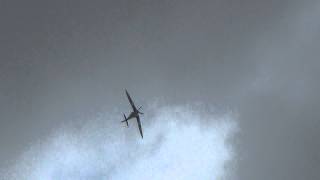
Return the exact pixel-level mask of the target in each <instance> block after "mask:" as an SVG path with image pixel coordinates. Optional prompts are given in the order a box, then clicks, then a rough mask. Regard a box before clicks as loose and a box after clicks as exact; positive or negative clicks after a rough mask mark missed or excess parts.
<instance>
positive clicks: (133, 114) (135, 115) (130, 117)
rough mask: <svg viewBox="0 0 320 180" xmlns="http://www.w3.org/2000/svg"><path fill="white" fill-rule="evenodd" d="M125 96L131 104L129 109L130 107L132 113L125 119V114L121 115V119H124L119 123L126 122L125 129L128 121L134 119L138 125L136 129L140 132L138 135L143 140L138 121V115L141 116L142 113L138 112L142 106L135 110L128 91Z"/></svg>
mask: <svg viewBox="0 0 320 180" xmlns="http://www.w3.org/2000/svg"><path fill="white" fill-rule="evenodd" d="M126 95H127V97H128V100H129V102H130V104H131V107H132V110H133V111H132V112H131V113H130V115H129V116H128V117H126V115H125V114H123V117H124V120H123V121H121V122H126V123H127V127H129V123H128V120H130V119H132V118H136V119H137V123H138V127H139V131H140V135H141V138H143V133H142V127H141V121H140V116H139V114H143V113H142V112H140V111H139V110H140V109H141V108H142V106H140V107H139V108H138V109H137V108H136V106H135V105H134V103H133V101H132V99H131V97H130V95H129V93H128V91H127V90H126Z"/></svg>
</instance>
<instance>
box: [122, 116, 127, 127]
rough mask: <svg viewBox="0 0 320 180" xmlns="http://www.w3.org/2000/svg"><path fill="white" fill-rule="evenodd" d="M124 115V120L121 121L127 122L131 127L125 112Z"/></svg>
mask: <svg viewBox="0 0 320 180" xmlns="http://www.w3.org/2000/svg"><path fill="white" fill-rule="evenodd" d="M123 117H124V120H123V121H121V122H126V123H127V127H129V123H128V119H127V117H126V115H125V114H123Z"/></svg>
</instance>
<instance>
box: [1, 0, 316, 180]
mask: <svg viewBox="0 0 320 180" xmlns="http://www.w3.org/2000/svg"><path fill="white" fill-rule="evenodd" d="M319 9H320V4H319V3H318V2H316V1H303V2H302V1H289V0H287V1H285V0H283V1H275V0H274V1H267V0H242V1H235V0H223V1H222V0H220V1H216V0H214V1H211V0H210V1H209V0H207V1H182V0H181V1H180V0H176V1H142V0H141V1H135V2H133V1H129V0H127V1H125V0H123V1H119V0H114V1H111V0H110V1H90V2H89V1H73V2H72V1H68V2H66V1H60V2H59V1H38V2H37V1H5V0H3V1H0V22H1V29H0V41H1V44H0V46H1V47H0V54H1V59H0V82H1V85H0V102H1V103H0V114H1V120H0V123H1V124H0V144H1V151H0V162H1V163H0V167H5V166H7V164H11V163H12V162H13V161H15V160H16V157H17V156H19V155H20V154H21V153H22V152H24V151H25V149H27V147H28V146H30V144H32V143H34V142H35V141H37V140H39V139H42V138H45V137H47V136H49V135H50V134H51V133H54V132H55V131H56V129H57V128H59V127H60V126H61V125H62V124H64V123H70V122H71V121H72V122H73V123H75V124H78V123H77V121H79V122H82V121H84V120H86V117H90V116H93V114H95V113H97V112H101V111H103V110H105V109H108V110H111V109H113V108H119V109H122V108H127V102H126V99H125V98H123V97H124V94H123V89H124V88H127V89H128V90H129V92H132V93H133V94H134V95H135V97H136V99H137V101H139V102H141V103H142V105H147V104H148V103H151V102H153V101H154V100H155V99H157V98H160V99H163V101H164V102H165V103H167V104H168V105H172V104H173V105H174V104H184V103H194V102H201V103H204V104H208V105H213V106H215V107H216V108H217V109H218V110H221V111H222V112H224V111H228V110H230V109H231V110H232V111H235V112H237V113H238V114H239V119H238V124H239V127H240V129H241V131H240V132H239V133H238V134H237V136H236V137H235V138H234V141H232V143H233V146H234V148H235V151H236V153H237V165H236V166H237V167H236V170H234V173H235V177H234V179H318V178H319V176H320V175H319V169H320V166H319V161H320V159H319V158H320V154H319V152H320V144H319V142H318V141H317V138H318V137H320V131H319V128H320V127H319V126H320V121H319V119H320V114H319V110H318V109H319V108H320V98H319V95H318V92H319V90H320V85H319V82H318V79H317V77H318V76H319V75H320V74H319V69H320V62H319V60H318V57H319V41H318V40H319V30H320V23H319V21H318V17H319V14H318V12H319ZM203 123H205V122H203ZM79 124H80V123H79Z"/></svg>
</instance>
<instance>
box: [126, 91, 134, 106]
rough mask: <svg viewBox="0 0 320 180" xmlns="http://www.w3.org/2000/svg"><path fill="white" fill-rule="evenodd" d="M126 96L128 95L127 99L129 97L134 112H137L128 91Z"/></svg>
mask: <svg viewBox="0 0 320 180" xmlns="http://www.w3.org/2000/svg"><path fill="white" fill-rule="evenodd" d="M126 95H127V97H128V100H129V102H130V104H131V107H132V109H133V110H136V109H137V108H136V107H135V106H134V103H133V101H132V99H131V97H130V95H129V93H128V91H127V90H126Z"/></svg>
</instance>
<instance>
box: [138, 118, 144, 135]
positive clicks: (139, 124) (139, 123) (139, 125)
mask: <svg viewBox="0 0 320 180" xmlns="http://www.w3.org/2000/svg"><path fill="white" fill-rule="evenodd" d="M137 123H138V127H139V131H140V135H141V137H142V138H143V133H142V127H141V122H140V117H139V116H137Z"/></svg>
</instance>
